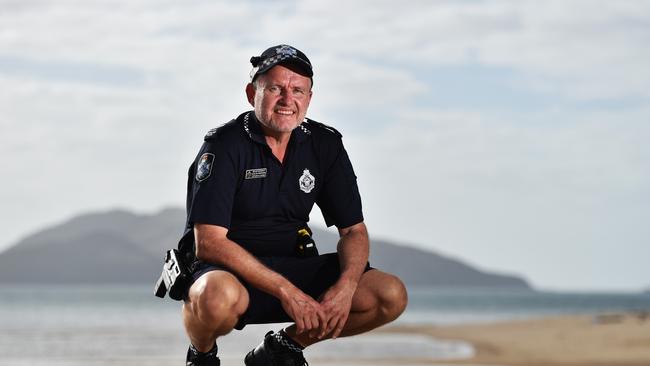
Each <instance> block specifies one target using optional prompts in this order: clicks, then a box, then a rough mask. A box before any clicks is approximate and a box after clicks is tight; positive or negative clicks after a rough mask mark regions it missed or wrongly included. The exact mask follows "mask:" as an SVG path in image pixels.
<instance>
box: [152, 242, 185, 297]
mask: <svg viewBox="0 0 650 366" xmlns="http://www.w3.org/2000/svg"><path fill="white" fill-rule="evenodd" d="M191 283H192V276H191V275H190V270H189V267H187V265H186V264H185V261H184V260H183V258H182V256H181V255H180V253H179V252H178V250H176V249H170V250H168V251H167V254H166V255H165V263H163V269H162V273H161V274H160V277H159V278H158V281H156V285H155V286H154V294H155V295H156V296H158V297H160V298H164V297H165V294H166V293H167V292H169V297H170V298H172V299H174V300H182V299H183V298H184V297H185V295H186V294H187V291H188V289H189V286H190V284H191Z"/></svg>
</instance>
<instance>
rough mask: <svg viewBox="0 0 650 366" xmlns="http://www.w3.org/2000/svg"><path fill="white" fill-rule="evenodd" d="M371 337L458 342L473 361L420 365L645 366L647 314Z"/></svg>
mask: <svg viewBox="0 0 650 366" xmlns="http://www.w3.org/2000/svg"><path fill="white" fill-rule="evenodd" d="M376 332H379V333H382V332H383V333H389V334H414V335H415V334H418V335H425V336H429V337H432V338H434V339H436V340H443V341H464V342H468V343H469V344H471V345H472V346H473V347H474V356H472V357H469V358H465V359H453V360H413V361H414V362H417V363H421V364H426V365H486V366H487V365H499V366H648V365H650V315H649V313H648V312H626V313H604V314H594V315H568V316H554V317H545V318H534V319H527V320H511V321H503V322H494V323H485V324H463V325H449V326H447V325H445V326H430V325H426V326H417V325H394V326H388V327H386V328H383V329H379V330H377V331H376Z"/></svg>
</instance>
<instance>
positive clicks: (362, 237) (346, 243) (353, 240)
mask: <svg viewBox="0 0 650 366" xmlns="http://www.w3.org/2000/svg"><path fill="white" fill-rule="evenodd" d="M337 250H338V253H339V261H340V263H341V278H340V281H350V282H352V283H354V284H355V285H356V284H357V283H359V279H360V278H361V275H362V274H363V272H364V271H365V268H366V263H367V262H368V255H369V240H368V231H367V229H366V226H365V224H363V223H360V224H356V225H354V226H351V227H350V228H346V229H342V230H341V239H340V240H339V244H338V248H337Z"/></svg>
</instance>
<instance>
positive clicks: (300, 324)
mask: <svg viewBox="0 0 650 366" xmlns="http://www.w3.org/2000/svg"><path fill="white" fill-rule="evenodd" d="M294 320H295V321H296V334H301V333H302V332H303V331H304V330H305V323H304V322H303V320H302V316H296V317H295V319H294Z"/></svg>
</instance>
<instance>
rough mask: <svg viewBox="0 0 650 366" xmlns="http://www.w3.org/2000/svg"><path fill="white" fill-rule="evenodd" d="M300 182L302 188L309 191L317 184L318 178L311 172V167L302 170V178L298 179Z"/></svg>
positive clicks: (306, 191)
mask: <svg viewBox="0 0 650 366" xmlns="http://www.w3.org/2000/svg"><path fill="white" fill-rule="evenodd" d="M298 184H299V185H300V190H301V191H303V192H305V193H309V192H311V191H312V190H313V189H314V187H315V186H316V178H314V176H313V175H311V174H310V173H309V169H305V170H303V171H302V175H301V176H300V179H298Z"/></svg>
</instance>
